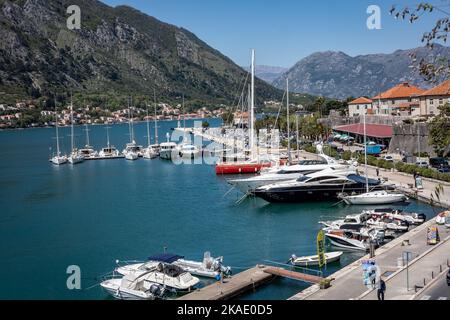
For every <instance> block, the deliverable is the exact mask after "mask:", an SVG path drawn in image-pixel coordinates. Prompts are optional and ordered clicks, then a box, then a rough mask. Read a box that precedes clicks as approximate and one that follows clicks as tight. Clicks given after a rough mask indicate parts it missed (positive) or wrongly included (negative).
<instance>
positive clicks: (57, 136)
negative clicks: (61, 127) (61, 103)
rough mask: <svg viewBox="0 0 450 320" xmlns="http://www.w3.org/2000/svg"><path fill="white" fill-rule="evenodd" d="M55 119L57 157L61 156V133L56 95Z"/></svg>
mask: <svg viewBox="0 0 450 320" xmlns="http://www.w3.org/2000/svg"><path fill="white" fill-rule="evenodd" d="M55 117H56V122H55V126H56V156H58V157H59V156H60V154H61V152H60V151H59V132H58V107H57V103H56V95H55Z"/></svg>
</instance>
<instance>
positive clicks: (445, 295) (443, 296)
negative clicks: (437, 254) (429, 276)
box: [415, 273, 450, 300]
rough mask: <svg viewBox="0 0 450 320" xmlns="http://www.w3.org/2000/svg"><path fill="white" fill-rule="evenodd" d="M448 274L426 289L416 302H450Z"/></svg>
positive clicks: (441, 276)
mask: <svg viewBox="0 0 450 320" xmlns="http://www.w3.org/2000/svg"><path fill="white" fill-rule="evenodd" d="M446 276H447V274H446V273H444V274H442V275H440V276H439V277H438V278H437V279H436V282H434V283H433V284H432V285H431V286H430V287H429V288H426V289H425V290H424V291H423V292H422V293H420V295H418V296H417V297H416V298H415V300H450V286H449V285H447V281H446V279H445V278H446Z"/></svg>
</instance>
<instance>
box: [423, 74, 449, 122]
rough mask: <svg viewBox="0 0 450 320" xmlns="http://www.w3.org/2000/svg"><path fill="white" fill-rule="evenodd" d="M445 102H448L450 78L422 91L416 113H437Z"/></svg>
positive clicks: (427, 114) (425, 114) (424, 114)
mask: <svg viewBox="0 0 450 320" xmlns="http://www.w3.org/2000/svg"><path fill="white" fill-rule="evenodd" d="M445 103H450V79H449V80H447V81H444V82H443V83H441V84H440V85H438V86H436V87H434V88H432V89H430V90H427V91H425V92H424V93H422V95H421V96H420V109H419V111H418V112H417V113H418V114H417V115H421V116H429V115H431V116H432V115H438V114H439V107H440V106H442V105H444V104H445Z"/></svg>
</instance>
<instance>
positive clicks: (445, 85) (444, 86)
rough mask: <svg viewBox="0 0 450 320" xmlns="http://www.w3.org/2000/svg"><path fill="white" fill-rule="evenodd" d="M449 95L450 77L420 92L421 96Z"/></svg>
mask: <svg viewBox="0 0 450 320" xmlns="http://www.w3.org/2000/svg"><path fill="white" fill-rule="evenodd" d="M448 95H450V79H448V80H447V81H444V82H442V83H441V84H440V85H438V86H436V87H434V88H432V89H430V90H427V91H425V92H423V93H422V94H421V96H422V97H424V96H448Z"/></svg>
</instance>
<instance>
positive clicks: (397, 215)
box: [363, 208, 427, 225]
mask: <svg viewBox="0 0 450 320" xmlns="http://www.w3.org/2000/svg"><path fill="white" fill-rule="evenodd" d="M363 213H366V214H369V215H372V216H383V215H384V216H386V217H388V218H393V219H395V220H399V221H406V222H408V223H409V224H415V225H419V224H422V223H424V222H425V221H426V220H427V216H426V215H425V214H423V213H416V212H404V211H402V210H394V209H392V208H386V209H384V208H383V209H374V210H364V211H363Z"/></svg>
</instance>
